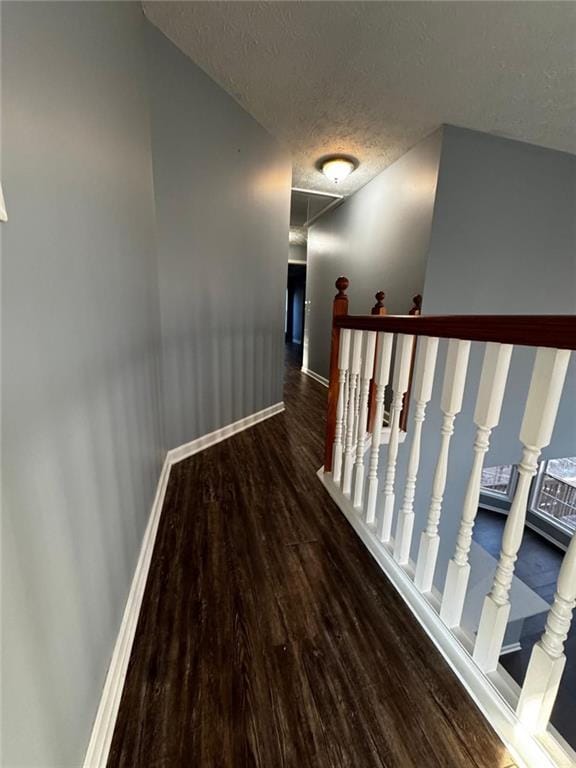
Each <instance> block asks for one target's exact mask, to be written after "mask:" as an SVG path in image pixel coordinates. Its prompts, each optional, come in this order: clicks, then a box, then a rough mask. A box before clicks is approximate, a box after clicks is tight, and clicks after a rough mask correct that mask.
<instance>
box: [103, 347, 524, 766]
mask: <svg viewBox="0 0 576 768" xmlns="http://www.w3.org/2000/svg"><path fill="white" fill-rule="evenodd" d="M325 400H326V389H325V388H324V387H322V386H321V385H320V384H318V383H316V382H315V381H313V380H312V379H310V378H308V377H307V376H305V375H303V374H302V373H300V371H299V369H298V368H297V367H296V366H295V365H294V364H290V361H289V364H288V366H287V374H286V383H285V404H286V411H285V413H283V414H281V415H278V416H275V417H273V418H272V419H269V420H268V421H265V422H263V423H261V424H259V425H257V426H255V427H253V428H251V429H249V430H247V431H245V432H242V433H240V434H238V435H236V436H235V437H233V438H231V439H229V440H227V441H225V442H222V443H220V444H219V445H216V446H214V447H212V448H210V449H208V450H206V451H205V452H203V453H200V454H197V455H195V456H193V457H192V458H190V459H187V460H185V461H183V462H181V463H180V464H178V465H176V466H175V467H174V468H173V470H172V474H171V477H170V483H169V487H168V492H167V496H166V501H165V505H164V510H163V517H162V520H161V522H160V529H159V532H158V538H157V541H156V548H155V552H154V556H153V561H152V567H151V570H150V574H149V579H148V584H147V589H146V594H145V597H144V603H143V607H142V612H141V615H140V620H139V625H138V629H137V633H136V639H135V643H134V647H133V651H132V656H131V661H130V666H129V670H128V675H127V680H126V685H125V688H124V693H123V697H122V702H121V705H120V712H119V716H118V720H117V724H116V729H115V733H114V739H113V744H112V749H111V752H110V757H109V762H108V765H109V766H110V768H116V767H120V766H124V767H126V768H133V767H134V766H142V768H144V767H146V768H153V767H155V766H166V768H178V766H186V767H187V768H188V767H189V766H190V767H192V766H194V768H196V767H198V768H212V767H213V766H226V767H228V766H230V768H243V766H262V767H265V768H281V766H298V767H299V768H309V767H312V766H318V767H321V766H332V767H333V768H341V767H343V766H350V768H368V767H369V766H378V767H380V768H384V766H386V768H410V767H412V766H413V767H414V768H428V767H430V768H432V767H433V766H436V767H437V768H452V767H453V768H456V766H458V768H462V766H476V767H477V768H508V766H511V765H513V763H512V759H511V758H510V756H509V755H508V754H507V752H506V751H505V749H504V747H503V746H502V744H501V742H500V741H499V739H498V737H497V736H496V735H495V733H494V732H493V731H492V729H491V728H490V727H489V726H488V725H487V723H486V722H485V720H484V719H483V717H482V716H481V715H480V713H479V712H478V710H477V709H476V707H475V706H474V705H473V704H472V702H471V700H470V699H469V698H468V696H467V694H465V692H464V690H463V688H462V687H461V686H460V684H459V683H458V681H457V680H456V678H455V676H454V675H453V673H452V672H451V671H450V670H449V669H448V667H447V665H446V664H445V663H444V662H443V660H442V659H441V657H440V656H439V654H438V653H437V651H436V650H435V649H434V647H433V646H432V644H431V642H430V641H429V640H428V638H427V637H426V635H425V634H424V633H423V631H422V630H421V629H420V628H419V626H418V624H417V623H416V621H415V620H414V619H413V618H412V615H411V614H410V612H409V611H408V609H407V608H406V607H405V605H404V604H403V602H402V600H401V599H400V597H398V596H397V594H396V593H395V591H394V589H393V588H392V587H391V586H390V584H389V583H388V581H387V579H386V578H385V576H384V575H383V574H382V573H381V572H380V570H379V569H378V567H377V566H376V564H375V563H374V562H373V560H372V559H371V557H370V555H369V554H368V552H367V551H366V550H365V549H364V547H363V546H362V544H361V543H360V541H359V540H358V539H357V538H356V536H355V535H354V533H353V532H352V530H351V529H350V527H349V526H348V524H347V523H346V521H345V519H344V517H343V516H342V514H341V513H340V512H339V510H338V509H337V507H336V506H335V505H334V504H333V503H332V501H331V500H330V499H329V497H328V496H327V494H326V492H325V491H324V489H323V487H322V485H321V484H320V483H319V482H318V479H317V478H316V476H315V472H316V470H317V469H318V467H319V466H320V465H321V463H322V453H323V429H324V410H325Z"/></svg>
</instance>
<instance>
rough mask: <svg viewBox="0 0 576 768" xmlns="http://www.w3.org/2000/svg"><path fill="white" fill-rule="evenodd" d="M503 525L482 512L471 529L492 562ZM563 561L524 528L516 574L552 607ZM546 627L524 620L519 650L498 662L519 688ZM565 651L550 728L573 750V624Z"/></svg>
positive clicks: (542, 620) (537, 619) (541, 619)
mask: <svg viewBox="0 0 576 768" xmlns="http://www.w3.org/2000/svg"><path fill="white" fill-rule="evenodd" d="M505 522H506V518H505V517H504V515H501V514H498V513H497V512H490V511H488V510H483V509H481V510H479V511H478V517H477V518H476V525H475V526H474V540H475V541H477V542H478V544H480V546H482V547H484V549H486V550H487V551H488V552H490V554H491V555H492V556H493V557H495V558H498V557H499V556H500V544H501V541H502V531H503V530H504V524H505ZM562 557H563V553H562V551H561V550H559V549H558V547H555V546H554V545H553V544H551V543H549V542H548V541H546V539H544V538H542V536H539V535H538V534H537V533H535V532H534V531H531V530H530V529H529V528H527V529H526V530H525V531H524V538H523V540H522V546H521V547H520V551H519V553H518V561H517V562H516V568H515V574H516V576H517V577H518V578H519V579H520V580H521V581H523V582H524V583H525V584H526V585H527V586H529V587H530V588H531V589H533V590H534V592H536V593H537V594H539V595H540V597H541V598H542V599H544V600H546V601H547V602H548V603H552V600H553V599H554V592H555V591H556V582H557V581H558V572H559V571H560V565H561V564H562ZM545 624H546V615H542V614H539V615H538V616H533V617H531V618H529V619H526V621H525V622H524V628H523V632H522V636H521V638H520V645H521V646H522V649H521V650H520V651H516V652H515V653H509V654H506V656H503V657H502V659H501V662H502V665H503V666H504V668H505V669H506V670H507V671H508V673H509V674H510V675H512V677H513V678H514V680H516V682H517V683H519V684H520V685H522V683H523V681H524V676H525V675H526V669H527V668H528V662H529V661H530V654H531V653H532V647H533V646H534V643H537V642H538V640H540V638H541V637H542V633H543V631H544V626H545ZM565 649H566V657H567V659H568V661H567V663H566V669H565V670H564V675H563V677H562V682H561V684H560V690H559V691H558V698H557V699H556V706H555V707H554V710H553V712H552V724H553V725H554V726H555V727H556V728H557V730H558V731H559V732H560V734H561V735H562V736H563V737H564V738H565V739H566V741H567V742H568V743H569V744H570V745H571V746H572V747H573V748H574V749H576V733H575V731H574V723H576V622H574V623H573V624H572V628H571V629H570V632H569V634H568V639H567V641H566V645H565Z"/></svg>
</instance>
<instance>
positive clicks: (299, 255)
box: [288, 243, 306, 261]
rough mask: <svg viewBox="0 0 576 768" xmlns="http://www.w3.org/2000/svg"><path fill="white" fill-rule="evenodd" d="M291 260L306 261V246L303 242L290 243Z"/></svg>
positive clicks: (289, 257)
mask: <svg viewBox="0 0 576 768" xmlns="http://www.w3.org/2000/svg"><path fill="white" fill-rule="evenodd" d="M288 260H289V261H306V246H305V245H302V244H301V243H288Z"/></svg>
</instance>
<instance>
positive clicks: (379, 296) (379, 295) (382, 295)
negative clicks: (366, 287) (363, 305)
mask: <svg viewBox="0 0 576 768" xmlns="http://www.w3.org/2000/svg"><path fill="white" fill-rule="evenodd" d="M374 298H375V299H376V305H375V307H374V309H380V308H381V307H383V306H384V299H385V298H386V294H385V293H384V291H378V293H376V294H374Z"/></svg>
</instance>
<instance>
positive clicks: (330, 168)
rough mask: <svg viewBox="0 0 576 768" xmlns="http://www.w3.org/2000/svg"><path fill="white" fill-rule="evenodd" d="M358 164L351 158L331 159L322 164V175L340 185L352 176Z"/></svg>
mask: <svg viewBox="0 0 576 768" xmlns="http://www.w3.org/2000/svg"><path fill="white" fill-rule="evenodd" d="M356 166H357V163H355V162H354V161H353V160H351V159H350V158H349V157H330V158H328V159H327V160H324V162H323V163H322V166H321V167H322V173H323V174H324V176H326V178H328V179H330V181H333V182H334V184H339V183H340V182H341V181H344V179H345V178H346V177H347V176H350V174H351V173H352V171H354V170H355V169H356Z"/></svg>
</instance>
